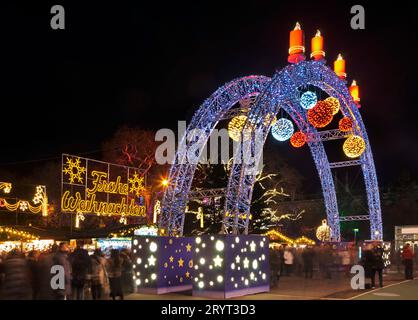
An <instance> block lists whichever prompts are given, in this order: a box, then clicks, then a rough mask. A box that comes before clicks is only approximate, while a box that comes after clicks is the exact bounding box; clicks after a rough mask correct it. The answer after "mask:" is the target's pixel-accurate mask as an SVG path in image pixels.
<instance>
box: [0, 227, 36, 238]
mask: <svg viewBox="0 0 418 320" xmlns="http://www.w3.org/2000/svg"><path fill="white" fill-rule="evenodd" d="M0 233H6V234H7V235H9V236H15V237H20V238H23V239H26V240H39V237H37V236H35V235H33V234H31V233H29V232H26V231H20V230H17V229H14V228H10V227H0Z"/></svg>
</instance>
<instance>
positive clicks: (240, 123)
mask: <svg viewBox="0 0 418 320" xmlns="http://www.w3.org/2000/svg"><path fill="white" fill-rule="evenodd" d="M246 122H247V116H244V115H240V116H235V117H233V118H232V119H231V121H229V123H228V135H229V137H230V138H231V139H232V140H234V141H240V140H241V135H242V133H243V135H244V136H243V140H244V141H245V140H248V139H249V138H250V137H251V129H249V128H245V129H244V127H245V126H246ZM247 126H248V125H247Z"/></svg>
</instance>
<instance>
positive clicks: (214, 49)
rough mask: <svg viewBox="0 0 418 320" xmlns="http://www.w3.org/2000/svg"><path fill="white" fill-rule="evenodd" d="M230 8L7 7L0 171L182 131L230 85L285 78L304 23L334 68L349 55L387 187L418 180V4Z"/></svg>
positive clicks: (0, 22) (146, 4) (2, 19)
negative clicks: (282, 72)
mask: <svg viewBox="0 0 418 320" xmlns="http://www.w3.org/2000/svg"><path fill="white" fill-rule="evenodd" d="M150 2H152V3H154V4H150ZM226 3H227V1H223V2H214V1H206V2H202V3H201V4H196V3H194V2H193V3H185V2H183V1H176V2H175V3H174V4H165V3H164V2H162V1H158V2H155V1H143V2H142V4H141V3H140V2H135V3H129V2H126V3H122V2H120V1H112V2H109V3H103V2H90V1H89V3H88V4H87V2H86V1H83V2H80V4H78V5H76V4H74V1H54V2H50V3H48V2H45V3H44V4H38V3H27V4H24V3H23V2H22V3H20V4H19V5H18V4H14V5H5V4H1V9H0V15H1V16H0V27H1V51H0V52H1V60H0V61H1V66H0V77H2V78H3V81H2V88H1V90H0V108H1V109H0V110H1V115H0V117H1V133H2V134H1V144H2V146H1V154H0V168H3V169H5V168H7V170H10V171H13V170H15V171H18V170H20V169H21V168H22V166H23V165H24V164H22V163H21V162H24V161H27V160H37V159H44V158H54V157H59V155H60V154H61V153H62V152H67V153H76V154H78V153H84V152H91V154H92V155H93V156H94V152H95V151H97V150H99V149H100V147H101V142H102V141H103V140H104V139H107V138H109V137H110V136H111V135H112V134H113V132H114V131H115V130H116V128H118V127H119V126H121V125H123V124H128V125H135V126H139V127H143V128H149V129H159V128H162V127H173V128H174V127H175V126H176V121H177V120H190V118H191V116H192V113H193V110H195V109H196V108H197V106H198V105H199V104H200V103H201V102H203V100H204V99H206V98H207V97H208V96H209V95H210V94H211V93H212V92H213V91H215V90H216V89H217V88H218V87H219V86H221V85H222V84H224V83H225V82H228V81H230V80H231V79H233V78H236V77H240V76H244V75H249V74H263V75H267V76H271V75H272V74H273V73H274V71H275V70H276V69H280V68H282V67H284V66H285V65H286V63H287V49H288V35H289V31H290V30H291V29H292V28H293V26H294V24H295V22H296V21H299V22H300V23H301V24H302V27H303V29H304V30H305V33H306V39H307V41H310V38H311V36H312V35H313V34H314V33H315V30H316V29H317V28H320V29H321V31H322V33H323V35H324V37H325V46H326V52H327V57H328V62H329V63H332V61H333V60H334V59H335V57H336V55H337V54H338V53H339V52H342V53H343V55H344V57H345V58H346V60H347V71H348V74H349V81H350V82H351V79H353V78H355V79H356V80H357V81H358V82H359V84H360V86H361V90H362V110H361V112H362V115H363V119H364V121H365V123H366V127H367V129H368V134H369V138H370V140H371V143H372V149H373V151H374V155H375V160H376V167H377V170H378V176H379V181H380V183H381V184H387V183H389V182H390V181H394V180H395V179H396V176H397V175H398V174H399V172H400V171H401V170H404V169H405V170H407V171H410V172H412V173H413V175H414V176H415V177H418V170H417V165H416V164H417V163H418V150H417V147H416V146H417V143H416V140H417V138H418V127H417V125H416V123H417V118H416V112H415V109H416V108H417V107H418V106H417V104H416V101H417V80H416V77H417V69H418V68H417V62H416V52H417V50H416V49H417V47H418V46H417V41H418V39H417V30H418V26H417V21H418V11H417V8H416V7H413V6H412V2H411V4H409V2H401V1H400V2H397V3H392V4H390V5H389V4H385V3H384V2H377V1H373V2H370V3H369V2H364V1H360V2H350V3H344V2H343V1H332V2H331V1H330V2H323V1H320V0H318V1H306V3H304V2H303V1H297V4H296V1H278V0H276V1H251V2H236V3H235V5H234V6H233V5H232V4H233V3H232V2H229V1H228V3H229V4H228V5H227V4H226ZM53 4H63V5H64V8H65V9H66V30H64V31H62V30H61V31H55V30H52V29H51V28H50V17H51V14H50V13H49V11H50V8H51V6H52V5H53ZM354 4H362V5H364V7H365V10H366V29H365V30H352V29H351V28H350V18H351V15H350V8H351V6H352V5H354ZM308 47H309V45H308ZM305 154H306V153H304V155H305ZM296 156H297V153H296ZM293 157H295V156H294V155H293ZM303 158H305V156H303ZM303 161H304V160H303ZM309 161H311V160H309ZM39 163H41V162H34V163H33V164H31V165H38V164H39ZM302 163H306V165H310V166H312V163H309V162H302ZM25 165H27V164H25Z"/></svg>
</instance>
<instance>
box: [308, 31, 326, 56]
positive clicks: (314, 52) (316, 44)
mask: <svg viewBox="0 0 418 320" xmlns="http://www.w3.org/2000/svg"><path fill="white" fill-rule="evenodd" d="M324 57H325V51H324V38H323V37H322V36H321V31H319V30H317V31H316V34H315V37H313V38H312V41H311V58H314V59H315V60H316V61H318V60H321V59H323V58H324Z"/></svg>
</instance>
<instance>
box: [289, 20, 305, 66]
mask: <svg viewBox="0 0 418 320" xmlns="http://www.w3.org/2000/svg"><path fill="white" fill-rule="evenodd" d="M304 53H305V35H304V34H303V30H302V29H301V27H300V24H299V22H296V25H295V28H294V29H293V30H292V31H290V38H289V58H288V61H289V62H290V63H298V62H300V61H303V60H305V56H304Z"/></svg>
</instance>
